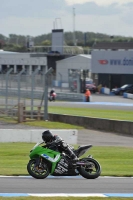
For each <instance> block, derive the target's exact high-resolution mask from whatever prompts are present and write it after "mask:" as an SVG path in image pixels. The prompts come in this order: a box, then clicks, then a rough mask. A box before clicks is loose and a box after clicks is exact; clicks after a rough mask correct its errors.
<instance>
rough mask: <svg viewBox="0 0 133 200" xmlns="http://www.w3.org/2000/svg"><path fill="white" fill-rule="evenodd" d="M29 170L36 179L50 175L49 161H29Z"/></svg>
mask: <svg viewBox="0 0 133 200" xmlns="http://www.w3.org/2000/svg"><path fill="white" fill-rule="evenodd" d="M27 171H28V172H29V174H30V175H31V176H32V177H34V178H36V179H44V178H46V177H47V176H48V175H49V169H48V165H47V163H45V162H44V161H42V162H40V163H37V161H36V160H35V159H33V160H30V161H29V163H28V164H27Z"/></svg>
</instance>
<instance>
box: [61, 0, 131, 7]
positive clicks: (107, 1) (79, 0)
mask: <svg viewBox="0 0 133 200" xmlns="http://www.w3.org/2000/svg"><path fill="white" fill-rule="evenodd" d="M65 1H66V3H67V4H68V5H74V4H84V3H88V2H94V3H96V4H97V5H100V6H101V5H102V6H107V5H111V4H113V3H117V4H121V5H122V4H125V3H130V2H133V0H65Z"/></svg>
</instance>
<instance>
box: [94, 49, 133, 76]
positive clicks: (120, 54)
mask: <svg viewBox="0 0 133 200" xmlns="http://www.w3.org/2000/svg"><path fill="white" fill-rule="evenodd" d="M92 73H111V74H117V73H119V74H131V73H133V51H111V50H107V51H100V50H97V51H93V52H92Z"/></svg>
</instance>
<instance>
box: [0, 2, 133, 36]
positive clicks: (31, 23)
mask: <svg viewBox="0 0 133 200" xmlns="http://www.w3.org/2000/svg"><path fill="white" fill-rule="evenodd" d="M0 5H1V6H0V24H1V26H0V27H1V29H0V33H1V34H3V35H5V36H8V35H9V34H20V35H31V36H38V35H42V34H45V33H50V32H51V30H52V29H53V28H54V27H55V28H63V29H64V31H73V8H75V14H76V15H75V30H77V31H83V32H99V33H106V34H109V35H123V36H133V17H132V12H133V0H21V1H20V0H4V1H3V0H0Z"/></svg>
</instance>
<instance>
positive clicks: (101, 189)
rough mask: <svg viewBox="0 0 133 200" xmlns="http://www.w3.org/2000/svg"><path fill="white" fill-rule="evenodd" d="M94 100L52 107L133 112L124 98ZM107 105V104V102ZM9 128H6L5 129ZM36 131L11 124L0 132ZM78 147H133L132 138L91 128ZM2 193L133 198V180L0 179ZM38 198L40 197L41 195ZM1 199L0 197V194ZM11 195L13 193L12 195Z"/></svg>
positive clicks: (80, 137)
mask: <svg viewBox="0 0 133 200" xmlns="http://www.w3.org/2000/svg"><path fill="white" fill-rule="evenodd" d="M92 99H93V101H92V102H89V103H86V102H85V103H81V102H80V103H74V102H62V103H61V102H50V103H49V104H52V105H53V106H64V105H65V106H66V107H67V106H68V107H70V106H72V107H73V106H76V107H80V106H81V107H86V106H87V107H88V106H90V107H93V106H94V107H95V106H96V105H97V107H98V108H104V109H116V110H117V109H121V110H131V111H133V100H131V99H124V98H122V97H117V96H115V97H114V96H109V97H107V96H102V95H94V96H92ZM105 102H106V103H105ZM5 126H6V127H5ZM3 128H8V129H10V128H11V129H12V128H17V129H20V128H22V129H34V128H35V127H29V126H25V125H20V124H17V125H15V126H14V125H12V124H6V123H4V122H0V129H3ZM78 144H92V145H93V146H125V147H133V137H131V136H124V135H120V134H119V135H117V134H115V133H107V132H103V131H95V130H90V129H85V130H80V131H78ZM0 193H4V194H5V193H7V196H8V194H9V193H15V194H18V193H23V194H24V193H34V194H35V193H36V194H38V195H39V194H44V193H45V195H46V194H49V193H50V194H51V195H52V194H55V193H56V194H57V193H59V194H61V193H65V194H75V193H76V194H78V195H79V194H80V195H84V194H88V195H89V194H92V193H93V194H94V195H96V194H97V195H98V193H100V194H103V193H108V195H107V196H109V194H111V196H121V197H123V196H127V197H133V177H129V178H128V177H124V178H122V177H102V176H100V177H99V178H97V179H94V180H88V179H84V178H83V177H81V176H77V177H52V176H50V177H48V178H46V179H43V180H37V179H34V178H32V177H30V176H27V177H21V176H20V177H0ZM38 195H37V196H38ZM0 196H1V194H0ZM9 196H10V194H9Z"/></svg>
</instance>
